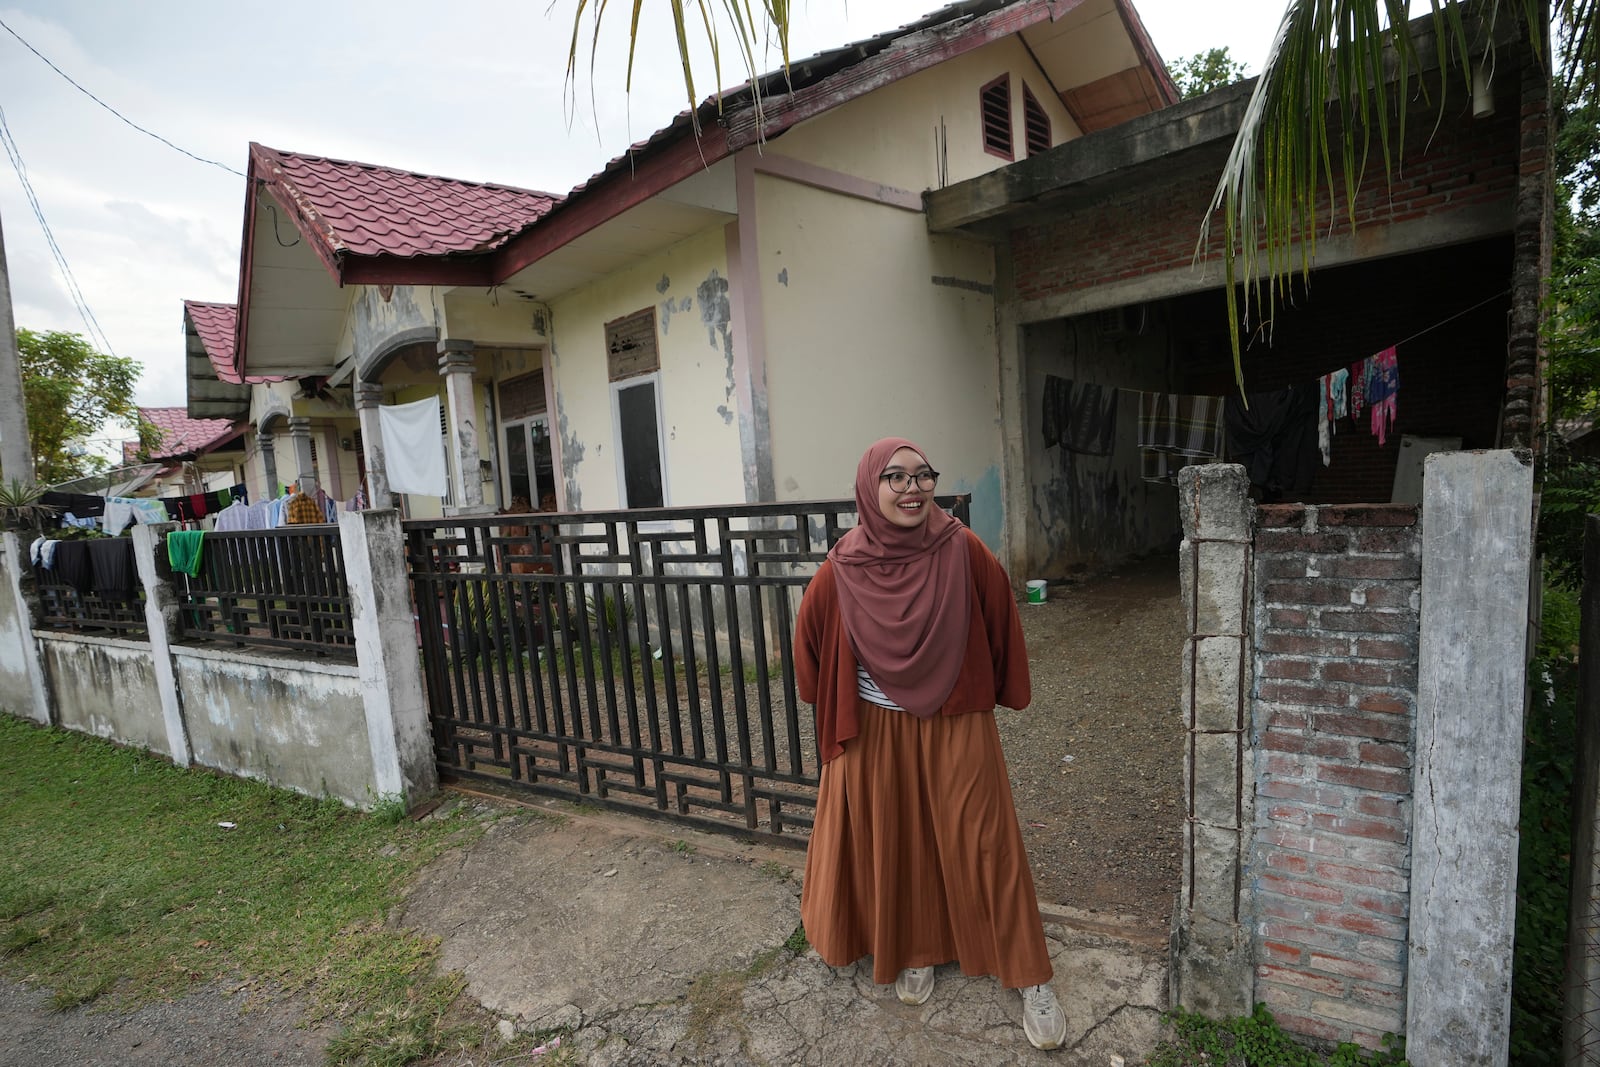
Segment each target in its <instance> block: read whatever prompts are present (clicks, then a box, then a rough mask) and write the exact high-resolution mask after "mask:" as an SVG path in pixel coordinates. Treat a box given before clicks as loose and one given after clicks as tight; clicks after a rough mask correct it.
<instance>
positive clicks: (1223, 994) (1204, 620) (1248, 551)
mask: <svg viewBox="0 0 1600 1067" xmlns="http://www.w3.org/2000/svg"><path fill="white" fill-rule="evenodd" d="M1178 498H1179V510H1180V511H1181V512H1182V514H1183V535H1184V541H1183V545H1182V547H1181V548H1180V549H1179V561H1180V562H1179V572H1180V574H1181V577H1182V584H1183V607H1184V615H1185V626H1186V631H1187V636H1186V637H1185V640H1184V648H1183V679H1182V682H1181V686H1180V693H1181V696H1180V708H1181V710H1182V712H1183V715H1184V728H1185V730H1186V731H1187V745H1186V749H1185V755H1184V787H1185V792H1186V796H1187V798H1188V801H1187V809H1188V810H1187V814H1188V818H1187V819H1186V820H1185V824H1184V836H1183V871H1184V873H1183V888H1182V890H1181V895H1180V897H1179V900H1178V905H1177V909H1176V913H1175V915H1174V917H1173V937H1172V971H1171V973H1172V1001H1173V1003H1174V1004H1177V1005H1181V1006H1182V1007H1185V1008H1188V1009H1189V1010H1191V1011H1200V1012H1204V1013H1206V1014H1208V1015H1240V1014H1248V1013H1249V1011H1250V1009H1251V997H1252V994H1253V991H1254V969H1255V962H1254V959H1253V950H1252V943H1253V942H1252V937H1251V932H1250V922H1251V920H1250V916H1249V915H1248V914H1246V903H1247V898H1246V896H1245V893H1244V888H1245V886H1244V881H1243V868H1244V863H1245V859H1246V857H1247V856H1248V855H1249V846H1250V841H1249V837H1250V827H1251V826H1252V824H1253V822H1254V818H1255V803H1254V791H1253V788H1252V787H1253V783H1254V782H1255V773H1254V770H1253V763H1254V754H1253V749H1252V747H1251V738H1250V722H1249V716H1248V714H1247V708H1248V707H1249V701H1248V697H1249V693H1248V690H1247V686H1248V679H1250V678H1251V677H1252V676H1253V670H1252V666H1251V662H1252V661H1251V656H1252V652H1251V644H1250V617H1251V613H1250V606H1249V605H1250V576H1251V569H1252V558H1253V554H1254V549H1253V547H1252V543H1251V539H1252V537H1253V534H1254V526H1255V506H1254V504H1253V503H1252V502H1251V500H1250V482H1249V479H1248V478H1247V477H1246V476H1245V471H1244V468H1243V467H1241V466H1238V465H1237V464H1221V463H1217V464H1207V465H1203V466H1195V467H1188V468H1185V469H1184V470H1182V471H1180V472H1179V474H1178Z"/></svg>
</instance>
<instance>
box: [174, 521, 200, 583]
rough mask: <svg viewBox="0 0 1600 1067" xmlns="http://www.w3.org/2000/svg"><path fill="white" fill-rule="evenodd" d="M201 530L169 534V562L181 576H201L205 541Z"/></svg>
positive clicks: (177, 531) (176, 531)
mask: <svg viewBox="0 0 1600 1067" xmlns="http://www.w3.org/2000/svg"><path fill="white" fill-rule="evenodd" d="M205 536H206V535H205V533H204V532H203V531H201V530H173V531H172V532H171V533H169V534H167V562H168V563H170V564H172V569H173V570H174V571H177V572H178V573H179V574H187V575H188V576H189V577H191V578H197V577H199V576H200V551H201V544H202V542H203V541H204V540H205Z"/></svg>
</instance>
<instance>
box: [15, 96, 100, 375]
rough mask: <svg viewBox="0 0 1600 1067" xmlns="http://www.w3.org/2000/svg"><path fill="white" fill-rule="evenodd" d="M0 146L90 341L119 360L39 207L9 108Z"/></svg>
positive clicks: (42, 210)
mask: <svg viewBox="0 0 1600 1067" xmlns="http://www.w3.org/2000/svg"><path fill="white" fill-rule="evenodd" d="M0 146H3V147H4V148H5V151H6V157H7V158H8V159H10V160H11V166H12V169H14V170H15V171H16V172H17V180H18V181H20V182H21V183H22V191H23V193H24V194H25V195H26V196H27V198H28V206H29V207H31V208H32V209H33V217H34V218H35V219H38V220H39V228H40V229H42V230H43V231H44V239H45V243H46V244H47V245H49V246H50V254H51V255H52V256H53V257H55V261H56V266H58V267H60V268H61V276H62V278H63V279H64V280H65V281H66V283H67V295H68V296H70V297H71V298H72V303H73V305H74V306H75V307H76V308H77V309H78V314H79V316H80V317H82V319H83V324H84V325H85V326H86V327H88V329H89V334H90V340H92V341H94V342H95V344H96V347H99V348H102V349H103V350H104V351H105V352H106V354H107V355H112V356H115V355H116V352H114V351H113V350H112V348H111V340H110V338H108V337H107V336H106V332H105V331H104V330H103V329H101V328H100V321H99V320H98V319H96V318H95V316H94V312H93V311H92V310H91V309H90V308H89V301H88V299H87V298H86V297H84V295H83V290H82V289H81V288H80V287H79V286H78V279H77V277H76V276H75V275H74V274H73V273H72V268H71V267H70V266H68V265H67V255H66V253H65V252H63V251H62V250H61V246H60V245H59V244H57V243H56V236H55V234H54V233H52V232H51V230H50V223H48V222H46V221H45V217H44V207H43V206H42V205H40V203H39V197H38V195H37V194H35V193H34V191H33V183H32V182H31V181H29V180H28V168H27V165H26V164H24V163H23V161H22V152H21V150H20V149H18V148H17V142H16V139H15V138H14V137H13V136H12V135H11V127H10V126H8V125H7V124H6V112H5V108H0Z"/></svg>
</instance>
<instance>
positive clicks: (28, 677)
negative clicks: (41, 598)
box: [0, 530, 52, 726]
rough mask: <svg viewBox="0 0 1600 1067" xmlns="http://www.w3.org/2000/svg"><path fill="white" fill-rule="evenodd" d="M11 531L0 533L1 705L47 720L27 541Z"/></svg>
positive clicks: (24, 715) (27, 716)
mask: <svg viewBox="0 0 1600 1067" xmlns="http://www.w3.org/2000/svg"><path fill="white" fill-rule="evenodd" d="M32 541H33V538H32V537H29V538H28V541H27V542H24V541H23V540H22V538H20V537H18V536H17V535H16V534H14V533H12V532H11V531H10V530H7V531H5V532H4V533H0V694H3V695H0V710H3V711H9V712H10V713H11V714H13V715H20V716H21V717H22V718H24V719H32V720H33V721H34V722H36V723H39V724H40V725H43V726H48V725H50V722H51V718H52V716H51V714H50V703H51V702H50V691H49V689H48V688H47V686H46V683H45V673H44V659H43V657H42V656H41V655H40V654H39V642H38V639H37V638H35V637H34V636H33V620H34V619H35V618H36V617H37V616H36V608H37V606H38V605H37V603H36V598H35V597H34V595H33V574H32V566H31V564H30V563H29V562H28V546H29V544H31V543H32Z"/></svg>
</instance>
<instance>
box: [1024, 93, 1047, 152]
mask: <svg viewBox="0 0 1600 1067" xmlns="http://www.w3.org/2000/svg"><path fill="white" fill-rule="evenodd" d="M1022 137H1023V143H1024V144H1026V145H1027V148H1028V155H1030V156H1036V155H1038V154H1039V153H1040V152H1048V151H1049V150H1050V116H1049V115H1047V114H1045V111H1044V105H1043V104H1041V103H1039V101H1038V99H1037V98H1036V97H1035V96H1034V95H1033V91H1032V90H1031V89H1029V88H1028V87H1027V85H1023V87H1022Z"/></svg>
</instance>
